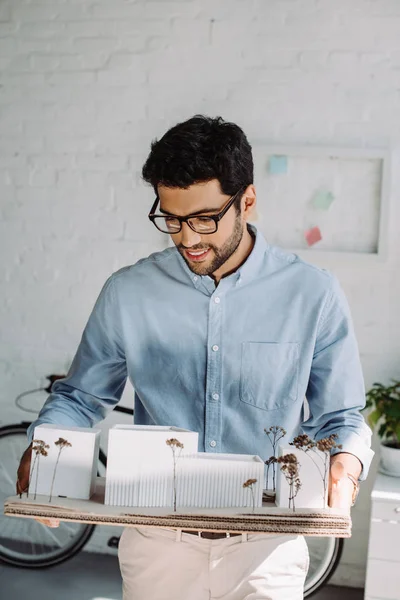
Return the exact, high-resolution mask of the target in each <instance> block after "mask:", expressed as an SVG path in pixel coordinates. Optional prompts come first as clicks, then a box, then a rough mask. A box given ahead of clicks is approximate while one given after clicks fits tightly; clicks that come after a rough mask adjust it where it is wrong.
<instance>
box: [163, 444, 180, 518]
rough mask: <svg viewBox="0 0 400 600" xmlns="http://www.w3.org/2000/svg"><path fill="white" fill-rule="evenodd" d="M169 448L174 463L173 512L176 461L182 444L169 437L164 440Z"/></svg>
mask: <svg viewBox="0 0 400 600" xmlns="http://www.w3.org/2000/svg"><path fill="white" fill-rule="evenodd" d="M165 443H166V444H167V446H169V447H170V448H171V451H172V460H173V463H174V512H176V463H177V462H178V459H179V457H180V455H181V453H182V450H183V448H184V445H183V444H182V442H180V441H179V440H177V439H176V438H170V439H169V440H166V442H165Z"/></svg>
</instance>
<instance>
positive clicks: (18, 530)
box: [0, 375, 344, 598]
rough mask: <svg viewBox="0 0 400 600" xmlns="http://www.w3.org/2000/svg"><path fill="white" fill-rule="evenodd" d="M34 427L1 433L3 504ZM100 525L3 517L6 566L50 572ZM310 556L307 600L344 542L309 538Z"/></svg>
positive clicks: (1, 555) (114, 542) (0, 543)
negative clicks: (55, 525) (50, 524)
mask: <svg viewBox="0 0 400 600" xmlns="http://www.w3.org/2000/svg"><path fill="white" fill-rule="evenodd" d="M61 377H63V376H61V375H50V376H48V377H47V379H48V380H49V384H48V386H47V387H43V388H37V389H35V390H29V391H28V392H24V393H22V394H20V395H19V396H17V398H16V399H15V403H16V405H17V406H18V407H19V408H21V409H22V410H24V411H27V412H36V411H31V410H30V409H27V408H25V407H23V406H21V404H20V403H19V400H20V399H21V398H22V397H23V396H26V395H28V394H31V393H34V392H38V391H44V392H47V393H50V390H51V386H52V384H53V382H54V381H55V380H56V379H60V378H61ZM114 410H115V411H116V412H120V413H124V414H128V415H131V416H133V410H132V409H129V408H125V407H123V406H116V407H115V408H114ZM30 424H31V423H30V422H29V421H22V422H21V423H16V424H14V425H6V426H4V427H1V428H0V456H1V457H2V462H1V465H0V505H1V506H3V504H4V500H5V498H7V497H8V496H13V495H15V480H16V473H17V468H18V464H19V461H20V458H21V456H22V454H23V452H24V450H25V449H26V446H27V436H26V431H27V429H28V427H29V425H30ZM106 467H107V455H106V454H105V452H104V451H103V450H102V449H101V448H100V451H99V469H102V470H103V472H105V469H106ZM95 528H96V525H88V524H84V523H72V522H71V523H66V522H63V521H62V522H61V523H60V526H59V527H58V528H56V529H53V528H49V527H46V526H45V525H42V524H41V523H39V522H38V521H35V520H33V519H26V518H16V517H6V516H4V514H3V511H2V514H0V561H2V562H4V563H6V564H8V565H11V566H14V567H24V568H35V569H37V568H47V567H52V566H55V565H57V564H60V563H62V562H64V561H66V560H69V559H70V558H72V557H73V556H75V555H76V554H77V553H78V552H80V551H81V550H82V549H83V548H84V546H85V545H86V544H87V542H88V541H89V539H90V538H91V537H92V535H93V532H94V530H95ZM306 541H307V544H308V549H309V553H310V568H309V571H308V575H307V578H306V582H305V589H304V597H305V598H308V597H310V596H311V595H313V594H315V593H316V592H317V591H318V590H320V589H321V588H322V587H323V586H324V585H325V584H326V583H327V582H328V580H329V579H330V577H331V576H332V575H333V573H334V571H335V570H336V568H337V566H338V564H339V561H340V558H341V555H342V551H343V543H344V540H343V539H341V538H319V537H315V538H313V537H306ZM118 542H119V537H116V536H113V537H111V538H110V539H109V540H108V545H109V546H111V547H118Z"/></svg>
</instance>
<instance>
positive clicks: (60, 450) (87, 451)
mask: <svg viewBox="0 0 400 600" xmlns="http://www.w3.org/2000/svg"><path fill="white" fill-rule="evenodd" d="M60 438H62V439H64V440H67V442H69V444H71V445H70V446H67V445H65V446H62V444H61V445H60V444H56V442H58V440H60ZM33 439H34V440H41V441H42V442H44V444H45V446H44V451H45V452H47V456H46V455H44V454H41V453H40V452H35V450H33V451H32V460H31V473H30V485H29V495H34V494H35V493H36V494H42V495H45V496H49V497H50V492H52V496H53V497H57V496H64V497H67V498H80V499H82V500H87V499H89V498H90V497H91V496H92V494H93V493H94V491H95V486H96V477H97V461H98V456H99V443H100V430H99V429H91V428H85V427H68V426H65V427H63V426H61V425H50V424H47V423H46V424H42V425H38V426H37V427H35V431H34V436H33ZM33 446H34V448H35V446H36V447H38V444H37V443H36V444H35V443H34V444H33ZM46 446H48V448H47V447H46Z"/></svg>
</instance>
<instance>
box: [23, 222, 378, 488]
mask: <svg viewBox="0 0 400 600" xmlns="http://www.w3.org/2000/svg"><path fill="white" fill-rule="evenodd" d="M251 229H252V231H253V233H254V235H256V241H255V244H254V247H253V250H252V252H251V254H250V255H249V257H248V258H247V260H246V262H245V263H244V264H243V265H242V266H241V267H240V268H239V269H238V270H237V271H236V272H234V273H233V274H231V275H229V276H228V277H225V278H223V279H221V281H220V282H219V284H218V286H216V285H215V283H214V281H213V279H212V278H211V277H208V276H197V275H195V274H194V273H193V272H192V271H191V270H190V269H189V268H188V266H187V265H186V263H185V261H184V259H183V258H182V257H181V255H180V254H179V252H178V251H177V250H176V248H168V249H166V250H163V251H162V252H156V253H154V254H152V255H150V256H149V257H147V258H144V259H141V260H139V261H138V262H137V263H136V264H134V265H132V266H128V267H124V268H122V269H120V270H119V271H117V272H116V273H114V274H113V275H111V277H110V278H109V279H108V280H107V281H106V283H105V285H104V287H103V289H102V291H101V293H100V296H99V298H98V299H97V302H96V304H95V306H94V308H93V311H92V313H91V315H90V318H89V321H88V323H87V326H86V328H85V330H84V333H83V336H82V340H81V342H80V345H79V347H78V350H77V353H76V355H75V358H74V360H73V363H72V366H71V368H70V371H69V373H68V375H67V377H66V378H65V379H62V380H59V381H56V382H55V383H54V385H53V388H52V393H51V394H50V396H49V398H48V400H47V401H46V403H45V404H44V406H43V408H42V410H41V412H40V414H39V418H38V420H37V421H35V423H33V424H32V425H31V426H30V428H29V431H28V436H29V438H30V439H31V438H32V435H33V429H34V427H35V426H36V425H38V424H40V423H54V424H61V425H73V426H82V427H91V426H93V425H95V423H97V422H98V421H100V420H102V419H104V417H105V416H106V414H107V413H108V412H109V411H110V410H111V409H112V408H113V407H114V406H115V405H116V404H117V402H118V401H119V400H120V398H121V394H122V392H123V389H124V385H125V382H126V378H127V377H129V379H130V381H131V383H132V385H133V387H134V389H135V404H134V411H135V417H134V419H135V423H136V424H140V425H174V426H177V427H182V428H185V429H190V430H194V431H197V432H198V433H199V450H200V451H206V452H230V453H231V452H232V453H241V454H258V455H259V456H261V457H262V458H263V460H265V459H267V458H269V457H270V456H271V454H272V448H271V445H270V443H269V440H268V438H267V436H266V435H265V433H264V429H265V428H267V429H268V428H269V427H270V426H271V425H280V426H282V427H283V428H284V429H286V431H287V436H286V441H287V442H289V441H291V440H292V439H293V437H294V436H296V435H297V434H299V433H307V434H308V435H309V436H310V437H311V438H314V439H320V438H322V437H325V436H328V435H330V434H332V433H336V434H337V435H338V440H337V443H339V444H342V446H343V449H342V451H345V452H349V453H351V454H354V455H355V456H357V457H358V458H359V459H360V461H361V463H362V464H363V472H362V478H363V479H364V478H365V477H366V475H367V472H368V468H369V465H370V462H371V459H372V456H373V452H372V450H371V449H370V439H371V431H370V429H369V427H367V425H366V424H365V422H364V419H363V416H362V415H361V414H360V412H359V411H360V409H361V408H362V407H363V406H364V403H365V390H364V383H363V376H362V370H361V365H360V360H359V353H358V348H357V343H356V339H355V336H354V331H353V325H352V321H351V316H350V313H349V308H348V305H347V302H346V299H345V297H344V295H343V292H342V290H341V288H340V286H339V284H338V282H337V280H336V279H335V277H334V276H333V275H331V274H330V273H328V272H327V271H325V270H323V269H319V268H317V267H315V266H312V265H310V264H308V263H306V262H304V261H303V260H301V259H300V258H299V257H298V256H296V255H295V254H290V253H286V252H284V251H282V250H281V249H279V248H277V247H274V246H270V245H268V244H267V243H266V241H265V239H264V238H263V236H262V235H261V233H260V232H258V231H257V229H256V228H255V227H254V226H251ZM305 397H306V398H307V403H306V404H305V402H304V399H305ZM307 405H308V407H307ZM283 441H285V440H283Z"/></svg>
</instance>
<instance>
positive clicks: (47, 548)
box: [0, 423, 95, 568]
mask: <svg viewBox="0 0 400 600" xmlns="http://www.w3.org/2000/svg"><path fill="white" fill-rule="evenodd" d="M28 426H29V423H20V424H17V425H10V426H7V427H2V428H0V456H1V464H0V510H1V514H0V561H3V562H5V563H7V564H9V565H12V566H15V567H27V568H43V567H50V566H53V565H57V564H59V563H61V562H64V561H65V560H68V559H69V558H72V556H74V555H75V554H77V553H78V552H79V551H80V550H81V548H82V547H83V546H84V545H85V544H86V542H87V541H88V540H89V538H90V537H91V535H92V534H93V531H94V529H95V525H86V524H84V523H64V522H61V523H60V526H59V527H57V528H50V527H47V526H46V525H42V524H41V523H39V522H38V521H35V520H34V519H27V518H18V517H6V516H5V515H4V512H3V508H4V500H5V499H6V498H7V497H8V496H15V483H16V477H17V469H18V465H19V461H20V459H21V456H22V454H23V453H24V451H25V449H26V447H27V445H28V443H27V437H26V430H27V428H28Z"/></svg>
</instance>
